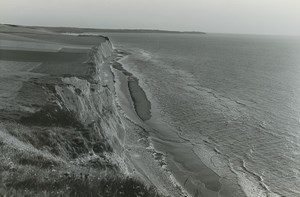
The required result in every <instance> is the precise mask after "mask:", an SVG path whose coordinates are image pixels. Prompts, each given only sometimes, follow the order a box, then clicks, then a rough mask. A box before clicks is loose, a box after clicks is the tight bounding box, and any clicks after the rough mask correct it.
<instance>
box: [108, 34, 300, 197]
mask: <svg viewBox="0 0 300 197" xmlns="http://www.w3.org/2000/svg"><path fill="white" fill-rule="evenodd" d="M108 36H109V37H110V38H111V39H112V41H113V43H114V45H115V47H116V48H118V47H119V48H123V49H125V50H127V51H129V52H131V55H129V56H128V57H127V58H126V59H124V60H123V61H122V63H123V64H124V67H125V68H126V69H128V70H129V71H131V72H132V73H134V74H135V75H136V76H137V77H138V78H139V79H140V85H141V86H142V87H143V88H144V89H145V91H146V93H147V96H148V99H149V100H150V101H151V102H152V105H153V106H152V115H153V119H152V120H150V121H149V124H155V122H158V124H159V125H167V126H164V128H172V129H171V130H169V131H167V130H168V129H166V130H164V129H161V130H159V131H158V133H160V134H153V136H154V138H155V136H156V137H157V140H156V141H157V142H158V143H159V141H160V143H161V144H162V145H160V147H161V149H162V150H165V152H166V153H167V154H169V153H170V155H171V156H168V158H169V159H168V161H169V163H171V165H170V168H171V169H173V171H174V172H175V174H176V173H177V174H179V175H180V176H178V177H176V176H175V178H176V179H178V181H179V182H181V183H184V185H185V186H187V185H191V186H190V188H189V189H190V191H192V190H193V189H195V186H197V187H199V189H200V191H198V194H199V196H200V194H203V195H205V196H206V195H208V196H240V195H241V192H242V193H243V195H244V194H246V195H247V196H255V197H256V196H289V197H293V196H298V197H299V196H300V38H297V37H280V36H246V35H214V34H211V35H188V34H186V35H185V34H108ZM160 128H163V127H160ZM164 132H165V135H164ZM171 135H174V136H177V138H178V139H181V141H178V140H177V141H176V140H174V143H175V144H176V145H174V143H173V145H172V139H170V141H168V140H166V139H165V138H164V137H163V136H165V137H166V136H171ZM159 138H161V140H159ZM174 139H175V138H174ZM164 143H165V144H164ZM163 144H164V145H163ZM181 145H182V147H185V148H186V147H190V149H189V151H183V152H182V153H180V150H181V149H180V147H181ZM168 147H169V149H168ZM172 147H173V149H172ZM174 147H175V148H174ZM176 148H177V149H178V151H173V152H172V150H176ZM168 150H169V151H168ZM189 154H190V155H189ZM172 155H173V156H172ZM196 157H197V161H196V159H194V158H196ZM172 158H173V159H172ZM200 160H201V162H202V164H201V165H202V166H204V167H208V168H209V169H210V170H211V171H212V172H208V174H205V173H203V172H201V170H197V168H199V169H200V167H201V166H200V167H199V165H200V164H199V163H200V162H198V161H200ZM172 163H175V164H172ZM172 165H173V167H172ZM196 166H198V167H196ZM197 173H200V174H199V176H198V175H197ZM185 175H188V176H186V178H183V177H184V176H185ZM210 175H211V176H210ZM213 176H217V177H219V178H218V180H217V182H218V183H217V182H216V181H214V180H211V179H210V177H213ZM180 177H181V178H180ZM180 179H182V180H180ZM202 183H203V184H202ZM192 185H193V187H192ZM187 187H189V186H187ZM238 190H240V191H238ZM196 192H197V191H196V190H195V193H196ZM191 193H192V192H191Z"/></svg>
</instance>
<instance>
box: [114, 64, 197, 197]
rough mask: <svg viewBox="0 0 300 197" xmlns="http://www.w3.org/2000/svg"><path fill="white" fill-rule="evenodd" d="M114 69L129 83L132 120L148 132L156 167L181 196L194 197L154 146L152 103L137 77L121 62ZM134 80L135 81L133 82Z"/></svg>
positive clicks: (148, 149) (148, 145)
mask: <svg viewBox="0 0 300 197" xmlns="http://www.w3.org/2000/svg"><path fill="white" fill-rule="evenodd" d="M112 68H114V69H116V70H117V71H118V72H121V73H122V74H123V75H124V76H125V78H123V79H122V80H121V81H120V82H119V83H127V84H128V85H127V91H128V94H127V98H126V99H127V100H131V101H132V105H133V106H132V107H133V111H134V113H135V115H136V117H134V116H131V117H130V119H132V120H136V124H138V125H140V126H141V127H142V128H143V129H144V130H145V131H146V132H147V137H146V138H147V139H146V140H147V141H148V142H147V144H145V146H144V148H145V149H146V150H147V152H150V153H151V156H152V157H154V159H155V161H156V162H157V164H156V165H158V167H159V168H160V169H159V170H161V171H162V172H163V174H164V176H167V179H168V181H170V183H171V184H172V185H171V186H172V187H174V188H176V190H177V191H178V192H179V193H181V194H180V195H179V196H193V195H192V194H188V192H187V191H186V189H185V188H184V186H183V185H182V184H180V183H179V182H178V181H177V180H176V178H175V176H174V175H173V173H172V172H171V171H170V170H169V169H168V167H167V166H168V161H167V155H165V153H163V152H160V151H159V150H157V149H156V148H155V146H154V144H153V139H151V138H152V136H151V134H150V133H151V132H153V130H154V129H153V128H152V127H151V126H150V125H149V124H148V123H147V121H149V120H150V119H151V118H152V116H151V112H150V110H151V103H150V101H149V100H148V98H147V96H146V94H145V92H144V90H143V89H142V87H141V86H140V85H139V82H138V79H137V77H135V76H134V75H133V74H132V73H130V72H129V71H127V70H126V69H124V67H123V65H122V64H121V63H120V62H118V65H117V66H116V65H112ZM113 72H115V71H113ZM133 78H134V79H135V80H133ZM119 80H120V79H119ZM130 81H132V82H133V83H135V85H134V86H130ZM123 91H124V90H123ZM141 91H142V93H141ZM132 93H133V94H132ZM123 94H124V93H123ZM128 97H129V98H128ZM122 99H124V97H122ZM137 100H138V102H139V103H138V105H139V107H138V108H135V107H136V105H134V102H136V101H137ZM149 104H150V106H149ZM127 107H128V106H127ZM122 108H124V105H123V107H122ZM125 108H126V107H125ZM139 110H141V111H139ZM144 111H149V112H148V114H147V116H146V118H145V116H143V115H144V113H143V112H144ZM141 116H142V117H141ZM133 163H134V162H133ZM144 167H145V166H144ZM140 170H143V169H141V168H140ZM150 173H151V172H150ZM161 175H162V174H160V176H161ZM152 183H153V182H152ZM154 184H155V183H154ZM173 195H174V194H173Z"/></svg>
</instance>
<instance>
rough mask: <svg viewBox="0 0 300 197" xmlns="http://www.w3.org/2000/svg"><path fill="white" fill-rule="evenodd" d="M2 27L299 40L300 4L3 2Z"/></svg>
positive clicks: (284, 0)
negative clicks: (160, 31)
mask: <svg viewBox="0 0 300 197" xmlns="http://www.w3.org/2000/svg"><path fill="white" fill-rule="evenodd" d="M0 23H11V24H19V25H41V26H72V27H92V28H104V29H105V28H112V29H119V28H121V29H163V30H179V31H204V32H208V33H242V34H282V35H300V1H299V0H0Z"/></svg>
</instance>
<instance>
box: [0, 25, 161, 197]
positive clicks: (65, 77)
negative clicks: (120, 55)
mask: <svg viewBox="0 0 300 197" xmlns="http://www.w3.org/2000/svg"><path fill="white" fill-rule="evenodd" d="M12 28H17V27H12ZM23 29H24V28H22V31H23ZM0 30H1V29H0ZM7 33H9V32H5V34H7ZM5 34H3V35H4V36H3V38H7V39H11V38H12V39H15V38H17V40H10V42H18V41H19V40H22V39H24V40H26V41H28V42H29V41H30V42H35V41H32V39H31V37H34V38H35V39H40V40H41V42H44V41H45V42H47V44H49V42H52V41H55V43H54V44H57V42H58V41H60V42H61V43H62V44H61V45H62V46H63V48H60V50H59V51H56V52H53V51H51V52H50V51H49V52H48V51H46V52H45V51H43V52H39V51H38V49H35V50H32V49H30V50H27V49H26V50H24V51H21V52H20V50H19V49H16V50H15V51H14V50H9V51H4V53H2V54H4V55H2V54H1V56H0V64H1V66H2V64H3V65H4V66H5V65H6V64H7V61H11V62H12V61H13V59H10V58H18V62H17V63H15V64H14V66H15V67H16V68H18V69H19V68H20V69H19V70H22V71H19V70H11V71H9V73H7V74H6V75H5V76H4V75H1V76H0V83H4V82H5V81H7V84H8V82H10V81H15V82H16V84H17V85H16V87H17V88H15V89H13V90H12V89H10V90H9V88H7V94H6V95H10V97H2V95H0V101H1V102H0V120H1V122H0V152H1V154H0V195H7V194H8V195H13V196H18V195H20V194H22V195H24V194H26V195H30V196H40V195H41V194H43V196H48V195H50V196H51V195H52V196H53V195H64V196H68V195H70V196H83V195H85V194H86V192H88V193H89V194H90V195H93V196H97V195H101V196H112V195H115V193H116V192H117V193H119V192H121V193H122V194H124V195H125V196H137V195H138V194H139V193H140V192H144V193H148V194H149V195H147V196H156V193H155V191H154V190H153V189H150V190H149V189H148V187H147V186H145V185H143V184H142V183H140V182H138V181H136V180H135V179H132V178H130V177H128V176H126V175H127V165H126V164H125V161H124V160H125V156H124V144H125V142H124V138H125V134H126V129H125V126H124V125H125V124H126V123H125V122H123V118H122V117H121V116H120V115H119V114H120V109H119V107H118V106H117V103H116V101H115V92H114V85H113V77H112V73H111V72H110V66H109V64H108V63H109V62H110V61H114V58H115V57H117V55H116V54H115V52H114V50H113V47H112V44H111V43H110V41H109V40H108V38H106V37H100V36H86V35H77V36H74V35H73V36H68V35H61V34H53V33H51V34H46V33H41V34H32V32H31V33H30V34H27V33H20V32H17V33H15V34H16V35H14V36H11V35H9V36H6V35H5ZM1 39H2V38H1ZM24 43H25V42H24ZM24 43H23V44H24ZM91 43H99V44H98V46H96V47H90V46H91ZM30 44H31V45H30V46H33V45H34V43H30ZM24 45H26V43H25V44H24ZM16 46H17V45H16ZM45 46H47V45H46V44H45ZM25 47H26V46H25ZM51 47H52V48H53V46H51ZM87 48H88V49H87ZM43 50H47V49H45V48H44V49H43ZM68 58H69V59H68ZM74 58H75V60H76V61H75V60H74ZM23 60H24V62H23ZM26 62H36V63H34V64H32V65H33V66H31V64H30V65H29V64H28V63H26ZM25 63H26V64H25ZM24 65H25V66H26V68H25V67H24ZM10 77H11V78H10ZM5 83H6V82H5ZM5 83H4V84H5ZM3 95H4V94H3ZM122 185H123V186H122ZM125 185H127V186H125ZM122 188H123V189H122ZM125 188H126V190H125ZM81 194H82V195H81ZM124 195H123V196H124Z"/></svg>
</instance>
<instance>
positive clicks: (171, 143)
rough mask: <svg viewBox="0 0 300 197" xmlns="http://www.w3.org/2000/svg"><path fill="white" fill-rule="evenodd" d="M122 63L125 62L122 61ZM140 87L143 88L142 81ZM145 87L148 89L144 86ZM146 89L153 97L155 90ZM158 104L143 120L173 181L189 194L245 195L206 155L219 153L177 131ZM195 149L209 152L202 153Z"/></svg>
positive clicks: (133, 73) (152, 104)
mask: <svg viewBox="0 0 300 197" xmlns="http://www.w3.org/2000/svg"><path fill="white" fill-rule="evenodd" d="M120 63H121V64H122V61H120ZM128 66H129V65H128V64H126V63H125V64H124V65H123V67H122V70H123V71H124V70H125V72H129V71H128V70H130V69H129V67H128ZM127 69H128V70H127ZM131 72H132V73H131V75H135V77H137V78H138V76H139V74H138V73H137V71H131ZM124 83H126V82H124ZM139 85H140V84H139ZM142 85H143V84H142ZM140 88H142V86H141V85H140ZM132 91H134V90H132ZM143 91H144V92H145V91H146V90H144V89H143ZM145 93H147V95H148V94H149V95H148V96H150V97H151V98H152V96H151V93H149V92H145ZM140 99H141V98H140ZM132 100H133V99H132ZM156 105H157V104H156V103H155V102H153V103H151V118H150V119H149V120H146V121H142V120H141V122H142V123H141V124H142V125H143V127H145V128H147V130H149V140H150V141H151V144H152V146H153V147H152V148H153V149H154V150H155V151H156V152H158V153H159V154H161V156H162V157H163V159H162V161H163V163H164V166H162V168H163V169H164V171H165V172H166V173H169V180H170V181H171V182H173V184H174V186H175V187H180V188H181V191H183V192H185V193H187V194H188V196H195V195H196V196H197V195H200V196H201V195H202V196H219V195H221V194H222V196H223V195H224V196H230V195H229V194H230V191H236V192H238V194H240V195H239V196H241V197H242V196H245V194H243V193H240V192H239V191H240V189H239V188H237V187H236V186H231V185H230V184H229V182H228V181H227V180H223V179H222V178H221V177H220V175H219V174H218V171H215V169H213V168H210V167H209V164H211V163H210V161H209V160H207V158H205V154H209V155H210V154H215V152H214V153H211V152H210V150H209V149H207V148H205V147H204V146H203V145H202V146H198V145H196V144H195V143H196V142H193V141H191V140H189V139H185V138H184V137H183V136H181V134H180V130H179V131H177V130H176V129H175V128H171V126H169V125H167V124H166V123H164V122H163V121H161V120H160V115H159V107H158V106H156ZM136 113H137V112H136ZM201 149H203V150H201ZM195 151H198V152H199V151H200V152H202V153H205V154H204V156H201V154H200V155H199V153H196V152H195ZM202 159H203V161H202ZM189 161H193V162H189ZM238 187H239V186H238Z"/></svg>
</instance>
